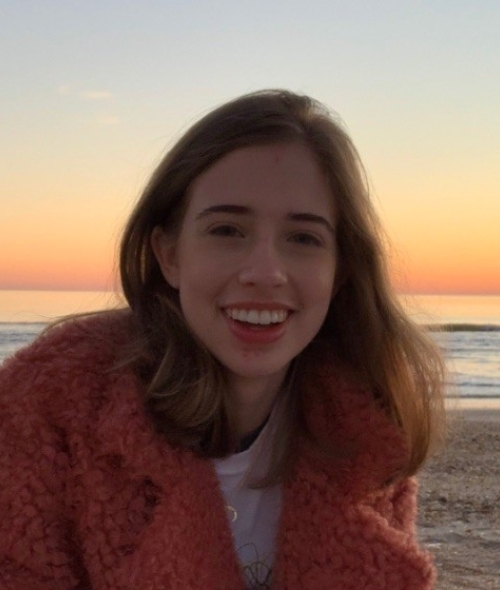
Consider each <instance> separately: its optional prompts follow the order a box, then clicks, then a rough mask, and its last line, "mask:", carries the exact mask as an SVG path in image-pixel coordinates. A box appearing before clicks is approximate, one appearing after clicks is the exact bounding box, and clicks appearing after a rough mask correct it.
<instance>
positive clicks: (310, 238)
mask: <svg viewBox="0 0 500 590" xmlns="http://www.w3.org/2000/svg"><path fill="white" fill-rule="evenodd" d="M291 241H292V242H295V243H296V244H302V245H304V246H322V245H323V244H322V242H321V240H320V239H318V238H317V237H316V236H314V235H312V234H310V233H307V232H298V233H296V234H293V236H292V237H291Z"/></svg>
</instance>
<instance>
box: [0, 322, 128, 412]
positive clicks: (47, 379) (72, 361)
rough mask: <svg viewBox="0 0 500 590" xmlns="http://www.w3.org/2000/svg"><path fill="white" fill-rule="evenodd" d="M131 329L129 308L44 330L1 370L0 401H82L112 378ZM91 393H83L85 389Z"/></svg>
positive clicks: (52, 404) (116, 374) (38, 403)
mask: <svg viewBox="0 0 500 590" xmlns="http://www.w3.org/2000/svg"><path fill="white" fill-rule="evenodd" d="M132 334H133V322H132V318H131V314H130V312H129V311H127V310H117V311H106V312H100V313H96V314H89V315H86V316H78V317H70V318H68V319H66V320H63V321H61V322H58V323H57V324H55V325H53V326H50V327H49V328H48V329H47V330H45V331H44V332H43V333H42V334H41V335H40V336H39V337H38V338H37V339H36V340H35V341H34V342H33V343H31V344H30V345H29V346H27V347H26V348H24V349H21V350H19V351H18V352H17V353H16V354H14V355H13V356H12V357H11V358H9V359H7V360H6V361H5V363H4V365H3V367H2V368H1V370H0V405H2V406H3V405H4V404H5V406H6V407H8V406H12V405H13V404H15V405H16V406H17V407H21V406H22V405H23V403H24V404H26V405H27V406H28V405H29V406H38V407H42V406H46V408H47V410H50V408H55V407H56V406H58V405H64V406H66V407H68V406H69V405H70V404H72V403H75V404H80V403H84V399H85V398H89V397H90V394H91V392H98V391H99V390H101V391H102V390H103V388H104V387H105V386H106V385H107V384H108V383H109V382H111V381H113V380H115V381H116V379H118V378H120V376H122V377H123V375H125V374H126V373H127V371H126V370H124V369H121V370H116V369H115V368H114V367H115V365H117V359H118V358H119V354H120V352H119V351H120V350H121V347H122V346H123V345H124V344H125V343H126V342H127V341H129V340H130V338H131V337H132ZM85 392H86V393H87V394H88V395H86V396H82V393H85Z"/></svg>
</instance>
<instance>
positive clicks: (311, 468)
mask: <svg viewBox="0 0 500 590" xmlns="http://www.w3.org/2000/svg"><path fill="white" fill-rule="evenodd" d="M129 323H130V322H129V319H128V316H127V314H126V313H123V312H121V313H115V314H105V315H98V316H94V317H90V318H86V319H84V320H74V321H70V322H67V323H65V324H63V325H61V326H59V327H55V328H53V329H51V330H50V331H49V332H48V333H46V334H45V335H43V336H42V337H40V338H39V339H38V340H37V341H36V342H35V343H34V344H32V345H31V346H30V347H28V348H27V349H24V350H22V351H20V352H19V353H17V354H16V355H15V357H13V358H12V359H10V360H8V361H7V362H6V363H5V365H4V367H3V369H2V370H1V371H0V416H1V422H0V589H1V590H7V589H8V590H45V589H46V590H49V589H50V590H77V589H78V590H87V589H89V590H90V589H92V590H125V589H127V590H196V589H200V590H202V589H203V590H243V588H244V583H243V580H242V576H241V573H240V569H239V566H238V561H237V556H236V553H235V550H234V547H233V543H232V537H231V531H230V527H229V524H228V521H227V516H226V512H225V507H224V501H223V497H222V494H221V492H220V490H219V486H218V481H217V477H216V475H215V472H214V468H213V465H212V462H211V461H207V460H203V459H201V458H199V457H197V456H195V455H194V454H193V453H191V452H188V451H183V450H176V449H173V448H172V447H170V446H169V445H168V444H167V443H166V442H165V440H164V439H163V438H162V437H161V436H160V435H158V434H155V432H154V431H153V429H152V427H151V425H150V423H149V422H148V419H147V417H146V415H145V413H144V411H143V407H142V403H141V394H140V387H141V386H140V383H139V382H138V380H137V379H136V377H135V376H134V375H133V374H132V373H131V372H130V371H129V370H128V369H114V368H113V366H114V364H115V357H116V351H117V349H119V347H120V345H121V344H122V343H123V342H126V341H127V339H128V337H129V330H130V325H129ZM305 393H306V394H307V395H306V398H307V400H308V407H307V408H306V409H307V420H308V422H309V425H310V427H311V428H312V429H313V430H314V431H315V432H316V433H317V434H318V437H319V439H320V440H321V441H324V442H328V443H333V444H334V443H335V441H341V442H342V447H343V448H344V449H345V448H348V449H349V448H350V449H352V452H347V453H343V454H340V455H339V456H336V457H334V458H331V459H328V460H326V459H325V458H320V457H319V456H318V454H317V453H315V452H313V451H312V450H311V449H310V448H308V447H307V446H306V445H305V444H302V445H301V447H300V448H299V453H298V458H297V461H296V464H295V467H294V472H293V477H292V479H291V481H290V483H289V484H288V485H287V486H286V487H285V489H284V492H283V512H282V515H281V521H280V525H279V532H278V539H277V557H276V562H275V569H274V582H273V588H275V589H277V590H284V589H288V590H293V589H297V590H298V589H302V590H304V589H311V590H349V589H352V590H424V589H425V590H428V589H430V588H432V587H433V582H434V569H433V566H432V562H431V559H430V557H429V556H428V555H427V554H426V553H425V552H424V551H422V550H421V549H420V548H419V547H418V545H417V543H416V540H415V530H414V519H415V510H416V506H415V496H416V485H415V483H414V481H413V480H411V479H410V480H403V481H398V482H397V483H393V484H387V483H386V482H387V481H388V480H389V479H390V477H391V475H393V474H394V471H395V470H397V468H398V466H399V465H400V464H401V462H402V461H403V460H404V456H405V452H406V451H405V445H404V441H403V438H402V436H401V434H400V433H399V432H398V430H397V429H396V428H395V427H394V426H393V425H392V424H391V423H390V421H389V420H388V419H387V418H386V416H385V415H384V414H383V413H382V412H380V411H379V410H377V409H376V408H375V406H374V404H373V402H372V401H371V399H370V396H369V395H367V394H365V393H364V392H363V391H360V390H358V389H356V388H354V387H352V386H349V385H348V384H347V383H344V382H342V381H341V380H339V378H338V377H337V376H336V375H335V372H334V371H333V369H331V368H330V367H329V366H328V365H326V366H322V367H320V368H319V369H318V370H315V371H314V379H310V384H309V386H308V389H307V391H306V392H305Z"/></svg>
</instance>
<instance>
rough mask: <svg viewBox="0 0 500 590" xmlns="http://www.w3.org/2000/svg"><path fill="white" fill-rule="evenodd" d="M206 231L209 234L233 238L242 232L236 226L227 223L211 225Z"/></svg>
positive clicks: (240, 235) (239, 235)
mask: <svg viewBox="0 0 500 590" xmlns="http://www.w3.org/2000/svg"><path fill="white" fill-rule="evenodd" d="M207 233H208V234H209V235H211V236H220V237H223V238H235V237H242V236H243V234H242V232H241V231H240V230H239V229H238V228H237V227H235V226H234V225H229V224H227V223H224V224H219V225H213V226H211V227H209V228H208V230H207Z"/></svg>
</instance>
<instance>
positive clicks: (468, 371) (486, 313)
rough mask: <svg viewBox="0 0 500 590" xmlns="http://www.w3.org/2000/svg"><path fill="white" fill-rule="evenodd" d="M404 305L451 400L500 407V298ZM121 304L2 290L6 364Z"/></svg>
mask: <svg viewBox="0 0 500 590" xmlns="http://www.w3.org/2000/svg"><path fill="white" fill-rule="evenodd" d="M403 303H404V305H405V307H406V308H407V310H408V312H409V313H410V314H411V315H412V317H413V318H414V319H415V321H417V322H419V323H423V324H425V325H426V326H429V327H430V328H431V335H432V337H433V338H435V339H436V341H437V342H438V344H439V346H440V347H441V349H442V350H443V353H444V355H445V358H446V362H447V365H448V368H449V372H450V381H451V384H452V386H451V387H450V388H449V395H450V398H452V397H453V398H456V397H458V398H459V400H460V401H459V404H460V406H462V407H480V408H488V407H498V408H500V296H490V297H483V296H436V295H434V296H417V295H414V296H411V297H410V296H404V297H403ZM117 304H119V298H117V297H116V296H114V295H112V294H110V293H101V292H61V291H57V292H51V291H39V292H37V291H0V362H1V361H2V360H3V359H5V358H6V357H7V356H9V355H11V354H13V353H14V352H15V351H16V350H18V349H19V348H21V347H22V346H25V345H26V344H28V343H29V342H31V341H32V340H33V339H34V338H35V337H36V336H37V335H38V334H39V333H40V332H41V331H42V330H43V329H44V328H45V327H46V326H47V324H48V323H49V322H50V321H52V320H54V319H56V318H57V317H60V316H64V315H66V314H69V313H79V312H83V311H94V310H96V309H102V308H104V307H106V308H109V307H112V306H116V305H117ZM438 326H441V327H444V328H445V330H444V331H438V330H436V328H437V327H438Z"/></svg>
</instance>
